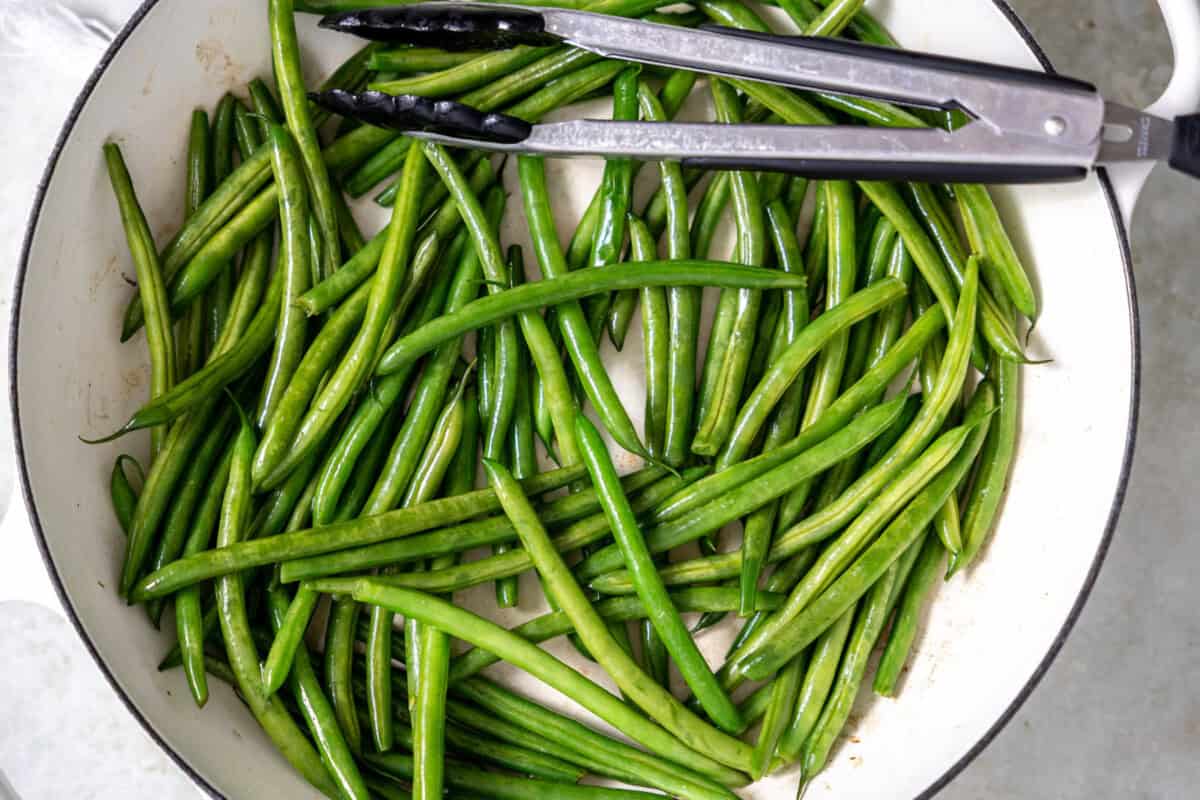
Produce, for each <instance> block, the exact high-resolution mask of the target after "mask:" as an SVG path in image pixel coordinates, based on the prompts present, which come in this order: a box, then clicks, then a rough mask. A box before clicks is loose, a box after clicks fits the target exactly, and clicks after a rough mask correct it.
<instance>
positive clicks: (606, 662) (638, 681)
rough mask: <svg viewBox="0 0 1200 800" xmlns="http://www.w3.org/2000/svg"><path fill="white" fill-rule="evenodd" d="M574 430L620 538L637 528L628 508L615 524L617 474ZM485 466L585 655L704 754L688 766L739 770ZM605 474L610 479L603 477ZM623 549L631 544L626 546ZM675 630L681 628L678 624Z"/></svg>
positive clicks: (499, 476) (514, 491)
mask: <svg viewBox="0 0 1200 800" xmlns="http://www.w3.org/2000/svg"><path fill="white" fill-rule="evenodd" d="M578 427H579V430H578V431H577V432H578V433H579V435H580V437H581V445H584V442H583V438H582V437H584V436H585V435H586V436H587V440H588V441H587V444H586V445H584V451H585V460H587V461H588V466H589V470H590V471H591V472H592V474H593V480H594V481H596V482H597V494H598V495H600V496H601V498H602V503H604V504H605V505H606V509H607V511H608V513H607V514H606V516H608V517H609V519H610V524H613V525H614V533H615V534H616V535H618V536H622V534H621V533H618V530H617V529H618V528H620V529H623V530H624V531H629V530H631V529H634V527H635V526H636V523H634V522H633V521H632V512H631V511H629V510H628V507H626V508H625V510H624V511H623V512H622V517H623V519H622V521H621V522H620V523H619V524H617V523H616V522H614V519H613V514H612V511H613V509H614V508H616V507H617V506H616V505H615V504H616V503H619V502H620V500H618V499H615V498H618V497H620V496H621V495H620V492H619V490H617V489H615V488H614V487H615V485H616V480H615V473H613V472H612V471H608V470H604V469H603V466H602V465H601V464H599V463H598V461H599V459H597V458H596V456H595V455H594V454H595V453H596V448H597V447H603V444H602V443H601V442H600V440H599V434H598V433H597V432H595V430H594V429H591V430H589V429H588V428H587V426H586V425H578ZM484 466H485V467H486V468H487V470H488V473H489V476H490V477H491V480H492V483H493V485H495V486H496V489H497V493H498V494H499V496H500V498H501V502H502V503H503V504H504V506H505V512H506V513H507V514H508V516H509V517H510V518H511V519H512V520H513V525H514V527H515V528H516V529H517V533H518V534H519V535H520V536H521V539H522V544H524V545H525V549H526V550H527V551H528V552H529V554H530V557H531V558H532V559H533V562H534V564H535V566H536V567H537V569H538V573H539V574H540V575H541V576H542V578H543V579H544V580H545V581H546V584H547V589H548V593H549V594H550V595H552V596H553V597H554V598H555V600H556V602H557V603H558V604H559V605H561V607H562V608H563V610H564V611H565V612H566V613H567V615H568V616H569V617H570V618H571V620H572V623H573V624H574V625H575V628H576V631H577V633H578V634H579V637H580V639H581V640H582V641H583V643H584V645H585V646H586V647H587V649H588V651H589V652H591V653H592V654H593V655H594V656H595V657H596V658H597V659H599V663H600V664H601V665H602V666H604V667H605V668H606V670H607V671H608V673H609V674H610V675H612V676H613V677H614V679H615V680H616V682H617V684H618V686H619V687H620V689H621V691H622V692H624V693H625V694H626V695H628V696H629V697H630V698H631V699H632V700H633V701H634V702H635V703H637V704H638V705H639V706H640V707H641V708H643V709H644V710H646V711H647V713H649V714H650V715H651V717H652V718H654V719H656V720H658V721H659V723H660V724H665V725H668V726H669V729H670V730H671V731H672V733H674V734H675V736H678V737H680V740H681V741H683V742H684V743H686V744H687V747H688V748H696V751H693V752H692V753H689V755H697V756H699V755H700V754H703V755H702V756H700V757H699V758H689V759H688V763H689V764H693V765H696V767H697V768H702V766H701V765H706V764H708V763H711V762H710V759H714V758H715V759H716V760H718V761H720V762H721V763H725V764H727V765H729V766H739V765H741V764H742V763H743V762H744V760H745V758H746V756H747V755H748V754H747V753H746V752H745V748H744V746H743V745H741V743H739V742H736V740H733V739H731V738H729V737H727V736H724V735H722V734H720V733H719V732H717V731H715V730H713V729H712V728H710V727H709V726H708V725H706V724H704V723H702V722H701V721H700V720H699V719H698V718H697V717H695V716H694V715H692V714H691V712H689V711H686V710H685V709H684V707H683V706H682V705H681V704H680V703H679V702H678V701H677V700H675V698H674V697H673V696H672V695H671V694H670V693H669V692H667V691H666V690H665V689H663V688H662V687H661V686H659V685H658V684H656V683H654V682H653V681H651V680H649V679H648V678H647V676H646V675H645V674H644V673H642V672H641V671H640V669H639V668H638V667H637V665H636V663H634V661H633V659H632V658H630V657H629V656H628V655H627V654H626V653H625V651H623V650H622V649H621V648H620V647H618V646H616V642H615V641H614V640H613V639H612V637H611V634H609V632H608V629H607V628H606V627H605V626H604V623H603V622H602V620H601V619H600V617H599V616H598V615H597V614H596V612H595V610H594V609H593V608H592V607H591V605H590V604H589V603H588V601H587V599H586V597H585V596H584V594H583V592H582V591H581V590H580V588H579V586H578V584H577V583H575V580H574V578H573V577H572V576H571V573H570V570H569V569H568V568H567V566H566V564H565V563H563V561H562V558H561V557H560V556H559V555H558V551H557V550H556V549H555V547H554V544H553V543H552V542H551V540H550V539H549V537H548V536H547V535H546V532H545V529H544V528H543V527H542V525H541V523H540V521H539V520H538V519H537V516H536V513H535V512H534V511H533V508H532V506H530V505H529V503H528V501H527V500H525V498H524V496H523V495H522V494H521V490H520V487H519V485H518V484H517V483H516V482H515V481H514V480H513V479H512V477H511V475H509V474H508V472H507V470H505V469H504V467H503V466H501V465H499V464H496V463H495V462H491V461H487V460H485V461H484ZM605 472H608V473H609V474H607V475H605V474H604V473H605ZM626 544H629V542H628V541H627V542H626ZM643 555H644V554H643ZM643 561H646V562H648V561H649V559H648V558H646V559H643ZM651 569H652V567H651ZM660 594H665V593H660ZM662 604H666V605H667V606H668V607H669V600H666V599H663V600H662ZM660 608H661V605H660ZM655 613H656V614H658V611H657V610H656V612H655ZM660 621H661V620H660ZM679 627H680V628H682V625H680V626H679ZM665 630H666V627H665V625H664V627H662V628H660V632H663V631H665ZM683 635H684V636H685V637H686V631H684V632H683ZM664 641H665V642H666V643H667V645H668V646H672V644H673V642H672V638H671V636H670V635H664ZM689 641H690V640H689ZM684 668H685V669H687V666H686V665H685V667H684ZM730 709H731V712H732V713H733V715H734V716H736V711H734V710H733V709H732V704H730Z"/></svg>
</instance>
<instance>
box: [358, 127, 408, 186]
mask: <svg viewBox="0 0 1200 800" xmlns="http://www.w3.org/2000/svg"><path fill="white" fill-rule="evenodd" d="M411 144H412V140H411V139H410V138H408V137H407V136H401V137H400V138H398V139H393V140H392V141H390V142H388V143H387V145H386V146H385V147H383V148H382V149H381V150H379V151H378V152H377V153H375V154H374V155H372V156H371V157H370V158H368V159H367V160H366V161H364V162H363V163H362V164H361V165H359V167H358V168H357V169H356V170H354V172H352V173H350V174H349V175H348V176H346V178H345V182H344V185H345V189H346V192H347V193H348V194H349V195H350V196H351V197H362V196H363V195H364V194H366V193H367V192H369V191H371V187H373V186H375V184H377V183H379V182H381V181H383V180H384V179H386V178H387V177H388V176H390V175H392V174H394V173H396V172H399V171H400V169H401V168H402V167H403V166H404V159H405V157H406V156H407V155H408V148H409V146H410V145H411Z"/></svg>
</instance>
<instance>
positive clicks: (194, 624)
mask: <svg viewBox="0 0 1200 800" xmlns="http://www.w3.org/2000/svg"><path fill="white" fill-rule="evenodd" d="M232 463H233V448H232V447H227V448H225V453H224V455H222V457H221V461H220V462H218V464H217V468H216V469H215V470H214V471H213V472H212V474H211V475H210V476H209V483H208V487H207V488H206V490H205V495H204V498H203V499H202V500H201V502H200V504H199V506H198V508H197V509H196V514H195V515H194V517H193V519H192V526H191V530H189V531H188V538H187V541H186V542H185V543H184V545H183V553H182V555H183V557H184V558H186V557H188V556H189V555H193V554H195V553H198V552H200V551H201V550H203V549H204V548H206V547H208V545H209V543H210V541H211V539H212V535H213V531H214V530H215V529H216V524H217V519H218V517H219V516H220V512H221V500H222V497H223V495H224V491H225V485H226V484H227V483H228V480H229V469H230V466H231V464H232ZM214 612H215V607H214ZM211 620H212V623H213V624H214V625H215V624H216V621H217V618H216V615H215V613H214V614H213V615H212V617H211ZM207 623H208V620H207V619H206V618H205V616H204V615H203V614H202V613H201V610H200V590H199V589H198V588H197V587H195V586H189V587H187V588H185V589H182V590H181V591H180V592H179V593H178V594H177V595H175V629H176V632H177V635H178V638H179V650H180V662H181V663H182V665H183V673H184V677H185V678H186V679H187V684H188V689H189V691H191V693H192V699H194V700H195V701H196V705H197V706H198V707H201V708H203V707H204V704H205V703H207V702H208V680H207V677H206V672H205V666H204V640H205V639H206V638H207V631H208V630H209V626H208V624H207Z"/></svg>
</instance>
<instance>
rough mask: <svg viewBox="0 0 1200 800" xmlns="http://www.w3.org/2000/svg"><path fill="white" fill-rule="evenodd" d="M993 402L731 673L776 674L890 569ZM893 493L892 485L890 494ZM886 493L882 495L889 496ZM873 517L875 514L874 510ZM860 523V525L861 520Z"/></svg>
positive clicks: (969, 419)
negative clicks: (873, 533)
mask: <svg viewBox="0 0 1200 800" xmlns="http://www.w3.org/2000/svg"><path fill="white" fill-rule="evenodd" d="M972 271H974V270H972ZM973 280H974V279H973ZM964 294H967V292H964ZM991 403H992V400H991V397H990V393H988V392H982V393H979V394H977V395H976V397H975V398H974V399H973V400H972V403H971V407H970V408H968V410H967V414H966V419H965V421H964V424H963V425H962V426H961V427H958V428H955V429H952V430H951V431H948V432H947V433H945V434H943V435H942V436H941V437H939V439H938V441H937V442H935V443H934V444H933V445H932V446H930V449H929V450H928V451H927V454H926V455H925V456H922V457H921V458H920V459H918V460H917V461H914V462H913V465H914V468H913V471H916V470H919V469H920V467H919V466H917V465H919V464H920V462H921V461H922V460H926V459H927V458H928V460H929V461H930V462H933V460H934V459H933V458H932V457H931V456H932V454H934V453H935V452H936V451H938V450H939V449H942V448H941V445H945V446H946V449H948V450H950V451H951V453H952V458H951V459H950V460H949V461H948V462H944V463H943V465H942V466H939V467H937V468H936V469H935V476H934V479H933V480H932V481H931V482H928V483H927V484H926V485H925V486H924V488H923V489H921V491H919V492H917V493H916V495H915V496H912V497H911V499H910V500H908V501H907V504H906V505H905V506H904V508H903V510H902V511H900V513H899V514H898V515H896V516H895V517H894V519H892V522H891V523H890V524H889V525H888V526H887V527H886V528H884V529H883V532H882V533H880V534H879V536H878V537H877V538H876V539H875V540H874V541H873V542H872V543H871V544H870V545H869V546H868V547H866V549H865V550H862V552H861V554H859V555H857V557H856V558H855V559H854V560H853V563H848V562H849V559H846V560H844V561H843V562H842V564H843V566H845V567H846V569H845V571H844V572H842V573H841V574H840V575H839V576H838V577H837V578H836V579H835V580H826V581H825V582H824V586H823V590H822V591H821V592H820V594H818V595H816V596H815V597H813V599H812V600H811V602H807V603H806V604H804V606H803V610H802V611H800V612H799V613H797V614H791V615H788V614H787V612H786V609H788V608H789V607H793V608H795V607H797V606H798V605H799V604H798V603H795V602H793V601H794V600H796V599H798V598H799V597H800V596H801V595H802V594H803V587H804V586H805V584H806V583H808V581H809V577H811V576H813V575H814V573H817V572H818V571H819V570H820V566H821V564H820V562H818V566H817V567H816V568H814V570H813V572H810V573H809V575H808V576H805V581H804V582H802V583H801V585H800V587H797V588H798V591H794V592H793V593H792V595H791V597H789V598H788V602H787V604H786V605H785V606H784V609H783V610H781V611H780V612H777V614H776V616H775V617H773V618H772V619H771V620H770V621H769V622H768V623H767V624H766V625H764V626H763V628H762V630H761V631H760V632H759V635H758V636H757V637H752V639H751V640H750V641H748V642H747V643H746V649H745V651H744V654H740V655H738V654H735V656H736V660H735V659H730V661H729V662H727V667H728V669H729V672H730V674H731V675H733V676H745V677H747V678H750V679H751V680H756V679H758V678H761V677H763V676H766V675H769V674H771V672H772V671H773V670H774V669H776V668H778V666H779V665H780V664H782V663H783V662H784V661H786V660H787V659H788V658H790V657H791V655H792V654H795V653H797V652H799V651H800V650H801V649H803V648H804V647H806V646H808V644H810V643H811V642H812V641H813V640H814V639H815V638H816V637H817V636H819V635H820V633H821V632H822V631H823V630H825V629H826V628H827V627H828V626H829V625H830V624H831V623H832V622H833V621H834V620H836V619H837V618H838V617H839V616H841V615H842V614H843V613H844V612H845V611H846V610H847V609H849V608H851V607H852V606H853V605H854V603H855V602H857V600H858V598H860V597H862V595H863V594H865V593H866V592H867V590H868V589H870V587H871V586H872V585H873V584H874V583H875V582H876V581H877V580H878V579H879V578H880V577H882V576H883V574H884V573H885V572H887V570H888V568H889V567H891V566H892V564H893V563H895V561H896V560H897V559H898V558H900V556H901V555H902V554H903V553H905V551H907V550H908V548H909V547H910V546H911V545H912V544H913V542H915V541H916V540H917V538H918V537H919V536H920V535H921V534H922V533H924V531H925V529H926V527H927V526H928V525H929V523H930V521H932V519H933V516H934V514H936V513H937V510H938V508H940V507H941V506H942V505H943V504H944V503H945V502H946V497H948V496H949V495H950V493H951V492H952V491H954V489H955V488H956V487H957V486H958V484H959V483H960V482H961V481H962V479H963V476H965V475H966V473H967V470H968V469H970V467H971V464H972V463H974V461H975V457H976V455H977V454H978V453H979V451H980V448H981V447H982V446H983V442H984V439H985V438H986V436H987V433H988V428H989V427H990V425H989V422H990V419H989V418H990V417H991V415H992V413H993V409H994V406H993V405H992V404H991ZM892 493H893V492H892V490H890V489H889V490H888V491H887V492H885V493H884V494H892ZM884 494H881V495H880V497H881V498H883V497H884ZM881 505H883V503H881V502H880V501H876V506H877V507H878V506H881ZM867 516H868V517H869V512H868V514H867ZM860 519H861V518H860ZM855 526H858V521H856V523H855ZM848 539H849V537H847V540H848ZM840 541H841V540H839V542H840ZM832 554H833V553H831V551H829V550H827V551H826V555H832ZM826 555H822V558H821V561H826ZM785 619H786V624H775V623H776V621H777V620H785ZM755 639H757V641H755Z"/></svg>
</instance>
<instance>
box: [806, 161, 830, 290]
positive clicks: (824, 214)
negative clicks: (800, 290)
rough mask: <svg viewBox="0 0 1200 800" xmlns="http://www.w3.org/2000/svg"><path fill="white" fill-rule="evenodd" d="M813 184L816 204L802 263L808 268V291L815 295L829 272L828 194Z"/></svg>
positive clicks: (820, 185)
mask: <svg viewBox="0 0 1200 800" xmlns="http://www.w3.org/2000/svg"><path fill="white" fill-rule="evenodd" d="M823 185H824V184H822V183H817V184H815V187H814V188H815V192H814V193H815V194H816V204H815V206H814V207H813V218H812V227H811V228H809V231H808V241H807V242H806V243H805V248H804V263H805V265H806V267H805V268H806V269H807V270H808V283H809V291H810V292H811V293H812V294H813V295H814V296H815V295H816V293H817V291H818V290H819V289H821V288H823V287H824V286H825V279H826V277H828V274H829V269H828V267H829V195H828V194H827V193H826V192H825V190H824V189H823V188H822V186H823Z"/></svg>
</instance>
